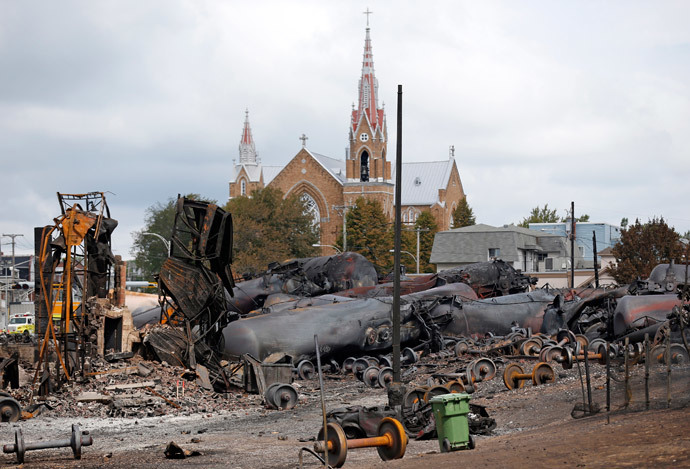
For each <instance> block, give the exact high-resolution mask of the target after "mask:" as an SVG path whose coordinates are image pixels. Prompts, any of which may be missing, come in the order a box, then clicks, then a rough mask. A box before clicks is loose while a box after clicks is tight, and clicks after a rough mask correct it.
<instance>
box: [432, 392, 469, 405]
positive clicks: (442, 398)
mask: <svg viewBox="0 0 690 469" xmlns="http://www.w3.org/2000/svg"><path fill="white" fill-rule="evenodd" d="M469 400H470V395H469V394H467V393H466V392H454V393H452V394H441V395H439V396H434V397H432V398H431V399H430V400H429V403H431V404H434V403H436V404H441V403H443V404H445V403H447V402H462V401H469Z"/></svg>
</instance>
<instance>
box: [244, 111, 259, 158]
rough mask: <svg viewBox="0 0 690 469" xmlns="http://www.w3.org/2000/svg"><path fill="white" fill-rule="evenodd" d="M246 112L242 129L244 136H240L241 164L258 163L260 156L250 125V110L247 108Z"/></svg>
mask: <svg viewBox="0 0 690 469" xmlns="http://www.w3.org/2000/svg"><path fill="white" fill-rule="evenodd" d="M244 114H245V117H244V128H243V129H242V138H240V164H257V163H259V158H258V157H257V155H256V148H255V147H254V139H253V138H252V129H251V127H249V110H245V111H244Z"/></svg>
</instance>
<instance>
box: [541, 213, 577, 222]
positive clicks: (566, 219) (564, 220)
mask: <svg viewBox="0 0 690 469" xmlns="http://www.w3.org/2000/svg"><path fill="white" fill-rule="evenodd" d="M569 221H570V217H563V218H561V223H568V222H569ZM586 221H589V215H587V214H586V213H585V214H584V215H580V216H579V217H575V222H576V223H580V222H586ZM532 223H536V222H532Z"/></svg>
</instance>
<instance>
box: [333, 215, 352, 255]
mask: <svg viewBox="0 0 690 469" xmlns="http://www.w3.org/2000/svg"><path fill="white" fill-rule="evenodd" d="M353 207H354V205H334V206H333V209H334V210H337V211H340V210H342V211H343V252H345V251H347V209H348V208H353Z"/></svg>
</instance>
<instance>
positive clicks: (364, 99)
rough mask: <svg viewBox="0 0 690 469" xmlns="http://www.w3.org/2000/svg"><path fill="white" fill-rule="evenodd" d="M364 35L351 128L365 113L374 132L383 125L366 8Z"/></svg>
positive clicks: (355, 127)
mask: <svg viewBox="0 0 690 469" xmlns="http://www.w3.org/2000/svg"><path fill="white" fill-rule="evenodd" d="M364 13H365V14H366V15H367V28H366V36H365V38H364V56H363V59H362V77H361V78H360V79H359V101H358V105H357V109H355V110H353V111H352V130H353V131H354V130H356V129H357V126H358V125H359V122H360V120H361V119H362V116H363V115H366V116H367V118H368V119H369V123H370V124H371V127H372V130H373V131H374V132H376V131H377V130H379V129H380V127H381V126H382V125H383V109H378V92H379V82H378V80H377V79H376V75H375V73H374V53H373V51H372V48H371V36H370V34H369V32H370V28H369V15H370V14H371V13H372V12H371V11H369V9H368V8H367V11H365V12H364Z"/></svg>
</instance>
